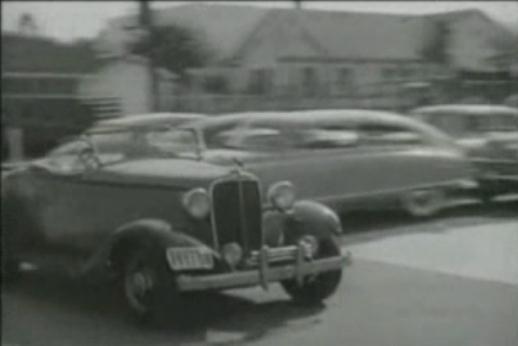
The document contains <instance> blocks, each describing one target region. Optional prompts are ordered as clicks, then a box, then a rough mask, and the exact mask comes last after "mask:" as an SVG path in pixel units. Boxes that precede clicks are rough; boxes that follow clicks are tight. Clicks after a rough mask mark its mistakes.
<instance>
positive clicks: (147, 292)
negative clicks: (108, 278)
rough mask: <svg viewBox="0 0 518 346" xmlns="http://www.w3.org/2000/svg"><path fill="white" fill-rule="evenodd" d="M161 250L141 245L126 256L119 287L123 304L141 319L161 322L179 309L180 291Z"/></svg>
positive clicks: (165, 320)
mask: <svg viewBox="0 0 518 346" xmlns="http://www.w3.org/2000/svg"><path fill="white" fill-rule="evenodd" d="M161 253H162V251H152V249H151V248H142V249H138V250H136V251H133V252H131V253H130V254H129V256H127V258H126V260H125V261H124V267H123V277H122V283H123V289H124V294H125V298H126V303H127V306H128V307H129V309H130V311H131V313H132V314H133V316H135V317H136V318H137V319H138V320H140V321H142V322H151V323H163V322H167V321H168V320H169V319H170V318H171V317H173V316H175V315H176V314H178V313H179V311H181V310H180V307H179V303H180V295H179V292H178V290H177V287H176V282H175V278H174V274H173V272H172V271H171V270H170V269H169V268H168V266H167V263H166V261H165V257H164V256H160V254H161Z"/></svg>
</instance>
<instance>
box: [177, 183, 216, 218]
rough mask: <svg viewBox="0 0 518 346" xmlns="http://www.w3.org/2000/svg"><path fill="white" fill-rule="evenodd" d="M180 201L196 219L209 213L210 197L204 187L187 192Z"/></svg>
mask: <svg viewBox="0 0 518 346" xmlns="http://www.w3.org/2000/svg"><path fill="white" fill-rule="evenodd" d="M182 202H183V206H184V207H185V209H186V210H187V212H188V213H189V214H191V216H192V217H194V218H196V219H203V218H205V217H206V216H207V215H209V213H210V209H211V208H210V198H209V194H208V193H207V191H206V190H205V189H202V188H199V189H194V190H191V191H189V192H187V193H186V194H185V195H184V197H183V201H182Z"/></svg>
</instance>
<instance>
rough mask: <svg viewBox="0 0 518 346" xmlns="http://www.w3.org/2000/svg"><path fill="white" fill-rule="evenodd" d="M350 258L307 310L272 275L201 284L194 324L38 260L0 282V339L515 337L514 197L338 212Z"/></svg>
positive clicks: (385, 341)
mask: <svg viewBox="0 0 518 346" xmlns="http://www.w3.org/2000/svg"><path fill="white" fill-rule="evenodd" d="M342 221H343V223H344V228H345V231H346V234H345V235H344V237H343V246H342V249H343V251H344V252H350V253H351V254H352V256H353V263H352V265H351V266H349V267H347V268H346V270H345V275H344V278H343V281H342V283H341V286H340V288H339V291H338V292H337V294H335V295H334V296H333V297H332V298H330V299H329V300H328V301H326V303H325V305H323V306H319V307H315V308H301V307H297V306H295V305H293V304H292V303H291V302H290V300H289V299H288V296H287V295H286V294H285V293H284V292H283V291H282V289H281V288H280V287H279V286H278V285H272V286H271V287H270V289H269V291H268V292H264V291H262V290H261V289H259V288H251V289H245V290H232V291H227V292H224V293H221V294H200V295H197V296H195V297H193V298H194V299H192V309H196V311H198V312H199V314H200V319H199V321H198V323H196V324H195V325H193V326H191V327H190V328H185V327H183V328H178V327H175V326H173V325H172V326H171V327H170V328H162V329H152V328H144V327H142V326H139V325H137V324H135V323H134V321H132V320H131V319H129V318H128V317H126V314H125V310H124V304H123V300H122V297H121V295H120V292H119V291H118V290H117V289H116V288H109V287H102V286H100V287H97V286H91V287H90V286H84V285H82V284H80V283H79V282H74V281H70V280H67V279H66V278H64V277H62V276H60V275H59V274H58V273H53V272H51V271H48V270H45V269H41V270H36V271H28V272H26V273H24V276H23V279H22V280H21V281H20V282H19V283H17V284H16V285H14V286H10V287H7V288H4V289H3V290H2V344H3V345H205V344H211V345H219V344H222V345H223V344H236V345H239V344H251V345H297V346H303V345H320V346H325V345H357V346H360V345H365V346H377V345H380V346H390V345H394V346H405V345H409V346H410V345H412V346H426V345H430V346H439V345H456V346H462V345H469V346H500V345H501V346H516V345H518V251H517V249H518V202H517V201H514V202H505V203H504V202H502V203H497V204H495V205H493V206H491V207H487V206H481V205H476V204H475V205H465V206H458V207H455V208H452V209H450V210H448V211H446V212H443V213H442V214H441V215H440V216H438V217H435V218H433V219H429V220H413V219H410V218H408V217H406V216H404V215H400V214H398V213H382V212H362V213H348V214H344V215H343V220H342Z"/></svg>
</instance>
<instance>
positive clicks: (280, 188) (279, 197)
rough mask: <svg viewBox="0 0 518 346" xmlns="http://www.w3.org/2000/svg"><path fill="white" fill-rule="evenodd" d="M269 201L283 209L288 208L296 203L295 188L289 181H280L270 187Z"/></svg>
mask: <svg viewBox="0 0 518 346" xmlns="http://www.w3.org/2000/svg"><path fill="white" fill-rule="evenodd" d="M267 195H268V201H270V203H271V204H272V205H273V206H274V207H276V208H279V209H281V210H288V209H291V207H293V204H294V203H295V188H294V187H293V184H292V183H290V182H289V181H280V182H278V183H275V184H273V185H271V186H270V188H269V189H268V194H267Z"/></svg>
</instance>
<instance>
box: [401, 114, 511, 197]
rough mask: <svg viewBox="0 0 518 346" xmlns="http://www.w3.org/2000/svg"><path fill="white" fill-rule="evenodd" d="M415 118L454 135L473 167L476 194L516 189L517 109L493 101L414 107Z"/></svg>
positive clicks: (485, 195)
mask: <svg viewBox="0 0 518 346" xmlns="http://www.w3.org/2000/svg"><path fill="white" fill-rule="evenodd" d="M411 114H412V115H413V116H415V117H416V118H418V119H420V120H423V121H426V122H427V123H429V124H432V125H434V126H436V127H437V128H439V129H442V130H443V131H445V132H446V133H448V134H449V135H450V136H451V137H453V138H455V140H456V141H457V143H458V144H459V145H460V146H462V147H463V148H464V149H465V151H466V153H467V155H468V156H469V157H470V159H471V161H472V162H473V164H474V165H475V166H476V167H477V171H476V180H477V181H478V182H479V185H480V190H479V192H480V196H481V197H482V198H483V199H484V200H486V201H490V200H491V199H492V197H494V196H496V195H499V194H502V193H506V192H517V191H518V109H516V108H511V107H507V106H496V105H437V106H428V107H422V108H417V109H415V110H413V111H412V112H411Z"/></svg>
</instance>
